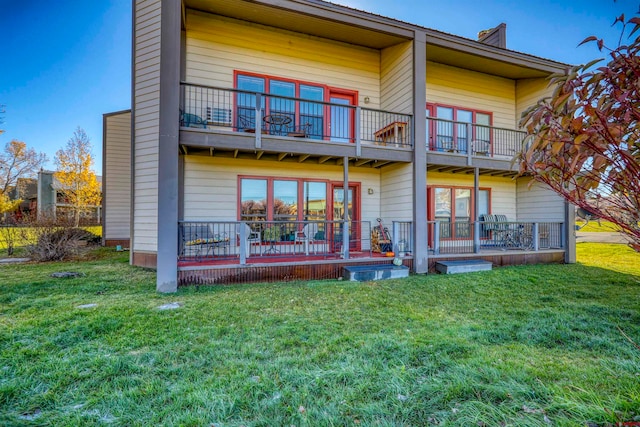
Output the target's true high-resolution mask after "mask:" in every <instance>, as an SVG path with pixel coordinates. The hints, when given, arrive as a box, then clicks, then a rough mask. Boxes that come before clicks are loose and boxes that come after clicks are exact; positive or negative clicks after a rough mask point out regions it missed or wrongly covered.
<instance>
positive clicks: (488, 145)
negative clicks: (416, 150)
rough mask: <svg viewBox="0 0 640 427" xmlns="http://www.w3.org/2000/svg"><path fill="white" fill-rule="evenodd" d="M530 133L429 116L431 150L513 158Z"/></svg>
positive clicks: (429, 147)
mask: <svg viewBox="0 0 640 427" xmlns="http://www.w3.org/2000/svg"><path fill="white" fill-rule="evenodd" d="M525 136H526V132H523V131H519V130H514V129H504V128H498V127H493V126H485V125H479V124H475V123H464V122H456V121H452V120H445V119H436V118H427V150H430V151H441V152H448V153H456V154H465V155H469V154H470V155H473V156H487V157H499V158H509V159H510V158H512V157H513V156H514V155H515V154H516V153H518V152H519V151H520V149H521V147H522V144H523V141H524V138H525Z"/></svg>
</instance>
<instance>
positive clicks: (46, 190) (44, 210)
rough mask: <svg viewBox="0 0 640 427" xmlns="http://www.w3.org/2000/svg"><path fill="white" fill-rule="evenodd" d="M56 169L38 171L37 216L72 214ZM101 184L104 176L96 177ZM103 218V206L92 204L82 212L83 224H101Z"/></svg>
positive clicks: (40, 217)
mask: <svg viewBox="0 0 640 427" xmlns="http://www.w3.org/2000/svg"><path fill="white" fill-rule="evenodd" d="M54 174H55V172H54V171H44V170H42V171H40V172H38V180H37V198H36V203H35V209H36V212H37V218H38V219H43V218H46V217H52V218H61V217H63V216H72V215H73V209H72V206H71V205H70V204H69V203H68V201H67V200H66V199H65V197H64V193H63V192H62V189H63V186H62V184H61V183H60V181H58V180H57V179H56V178H55V176H54ZM96 178H97V180H98V182H99V183H100V185H101V186H102V177H101V176H97V177H96ZM101 219H102V207H101V206H100V205H98V206H92V207H90V208H89V210H88V211H86V212H83V213H82V214H81V218H80V222H81V224H85V225H89V224H100V222H101Z"/></svg>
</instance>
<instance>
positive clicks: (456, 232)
mask: <svg viewBox="0 0 640 427" xmlns="http://www.w3.org/2000/svg"><path fill="white" fill-rule="evenodd" d="M473 193H474V192H473V188H471V187H429V188H428V189H427V210H428V213H429V220H431V221H440V222H441V223H442V225H441V230H440V232H441V236H442V237H444V238H453V237H457V238H465V237H470V236H471V226H470V223H471V222H473V220H474V219H475V212H476V209H477V213H478V215H483V214H488V213H489V210H490V209H489V208H490V206H489V201H490V199H491V190H489V189H482V188H481V189H480V190H479V199H478V203H477V204H476V203H474V200H473ZM452 223H455V226H454V225H453V224H452Z"/></svg>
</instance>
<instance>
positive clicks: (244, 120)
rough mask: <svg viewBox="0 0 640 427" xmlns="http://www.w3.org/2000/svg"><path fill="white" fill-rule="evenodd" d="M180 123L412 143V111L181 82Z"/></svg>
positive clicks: (345, 139)
mask: <svg viewBox="0 0 640 427" xmlns="http://www.w3.org/2000/svg"><path fill="white" fill-rule="evenodd" d="M180 126H182V127H190V128H200V129H219V130H229V131H233V132H244V133H252V134H256V137H257V138H261V135H270V136H278V137H287V138H304V139H307V140H318V141H332V142H342V143H354V144H371V145H379V146H384V147H390V148H395V147H405V148H409V147H412V146H413V141H412V134H413V133H412V131H411V130H412V126H413V124H412V116H411V115H408V114H400V113H396V112H392V111H384V110H376V109H371V108H363V107H359V106H352V105H346V104H337V103H331V102H323V101H315V100H310V99H303V98H292V97H287V96H276V95H270V94H265V93H257V92H248V91H244V90H238V89H223V88H217V87H211V86H203V85H196V84H187V83H181V97H180Z"/></svg>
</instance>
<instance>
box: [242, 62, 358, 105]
mask: <svg viewBox="0 0 640 427" xmlns="http://www.w3.org/2000/svg"><path fill="white" fill-rule="evenodd" d="M238 76H248V77H258V78H262V79H264V82H265V84H264V89H265V92H264V93H266V94H269V93H270V92H269V82H270V81H271V80H277V81H280V82H289V83H294V84H295V98H300V85H301V84H302V85H305V86H314V87H321V88H323V89H324V90H323V97H324V99H323V100H322V101H323V102H329V99H331V95H330V94H331V93H334V94H340V95H347V96H353V99H354V102H355V104H354V106H357V105H358V91H357V90H353V89H343V88H338V87H334V86H329V85H326V84H323V83H314V82H308V81H305V80H298V79H291V78H287V77H278V76H272V75H269V74H261V73H254V72H251V71H241V70H233V88H234V89H238Z"/></svg>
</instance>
